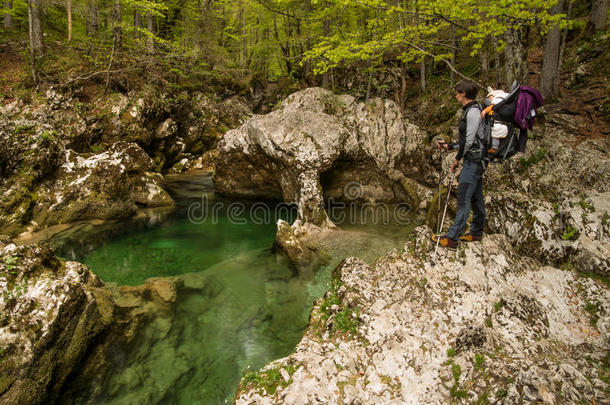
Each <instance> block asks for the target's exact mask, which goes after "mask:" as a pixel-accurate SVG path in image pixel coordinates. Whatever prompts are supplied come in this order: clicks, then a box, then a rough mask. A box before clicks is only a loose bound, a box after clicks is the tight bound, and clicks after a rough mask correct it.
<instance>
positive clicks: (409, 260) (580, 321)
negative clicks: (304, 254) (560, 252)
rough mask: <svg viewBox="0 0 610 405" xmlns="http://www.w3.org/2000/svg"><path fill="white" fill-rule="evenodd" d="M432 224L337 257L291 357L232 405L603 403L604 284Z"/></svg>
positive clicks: (491, 239) (500, 242)
mask: <svg viewBox="0 0 610 405" xmlns="http://www.w3.org/2000/svg"><path fill="white" fill-rule="evenodd" d="M430 234H431V231H430V229H429V228H427V227H421V228H418V229H417V230H416V231H415V235H416V236H415V238H414V241H413V242H412V243H410V244H409V245H407V246H405V247H404V249H403V248H399V249H395V250H394V251H393V252H390V253H389V254H388V255H386V256H385V257H383V258H381V259H379V260H378V261H377V263H376V264H375V266H369V265H367V264H366V263H363V262H362V261H360V260H357V259H355V258H348V259H346V260H345V261H344V262H343V263H342V264H341V265H340V266H339V267H337V268H336V269H335V271H334V281H333V282H332V288H331V290H330V291H328V292H327V293H326V295H325V297H324V298H323V299H320V300H319V301H318V302H317V303H316V305H315V308H314V310H313V311H312V314H311V318H310V326H309V329H308V330H307V332H306V333H305V336H304V338H303V339H302V340H301V342H300V343H299V345H298V346H297V348H296V350H295V352H294V354H292V355H290V356H288V357H286V358H284V359H280V360H277V361H275V362H273V363H271V364H269V365H268V366H267V367H265V368H263V369H262V370H261V371H259V372H257V373H252V374H249V375H247V376H246V377H244V379H242V386H241V391H240V393H238V395H237V400H236V403H237V404H345V403H354V404H372V403H375V404H405V403H413V404H415V403H451V402H456V403H460V402H461V401H466V402H470V403H472V402H476V401H479V402H478V403H495V402H498V403H505V404H517V403H523V402H526V403H576V402H578V401H582V402H587V403H590V402H595V403H604V402H605V401H607V400H608V390H609V388H610V385H609V382H610V381H609V377H610V374H609V368H608V360H609V359H608V356H609V353H608V339H609V338H610V316H609V311H610V300H609V299H608V298H609V297H608V293H607V291H608V290H607V286H604V285H603V284H601V283H599V282H596V281H594V280H592V279H589V278H583V277H580V276H577V275H576V274H575V273H573V272H570V271H562V270H559V269H557V268H554V267H549V266H543V265H541V264H540V263H538V262H536V261H534V260H532V259H528V258H525V257H521V256H519V255H518V254H516V253H515V252H514V251H513V249H512V247H511V244H510V242H509V241H508V239H507V238H506V237H505V236H502V235H489V236H487V237H486V238H485V239H484V240H483V242H477V243H472V244H469V245H467V246H464V247H461V248H460V249H459V251H457V252H449V251H441V252H440V253H439V255H438V258H437V260H436V261H435V262H432V261H431V256H432V250H433V246H431V244H430V243H429V242H428V237H429V236H430Z"/></svg>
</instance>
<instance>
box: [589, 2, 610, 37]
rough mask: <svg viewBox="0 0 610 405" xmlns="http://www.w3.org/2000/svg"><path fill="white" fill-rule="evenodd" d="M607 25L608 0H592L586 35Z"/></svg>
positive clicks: (602, 29)
mask: <svg viewBox="0 0 610 405" xmlns="http://www.w3.org/2000/svg"><path fill="white" fill-rule="evenodd" d="M607 25H608V0H592V1H591V15H590V17H589V22H588V23H587V28H586V35H587V36H588V37H590V36H591V35H592V34H593V33H594V32H596V31H604V30H605V29H606V27H607Z"/></svg>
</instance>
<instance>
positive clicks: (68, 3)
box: [66, 0, 72, 42]
mask: <svg viewBox="0 0 610 405" xmlns="http://www.w3.org/2000/svg"><path fill="white" fill-rule="evenodd" d="M66 13H67V14H68V42H70V41H72V0H66Z"/></svg>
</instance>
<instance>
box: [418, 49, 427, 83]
mask: <svg viewBox="0 0 610 405" xmlns="http://www.w3.org/2000/svg"><path fill="white" fill-rule="evenodd" d="M419 84H420V85H421V89H422V91H426V57H425V56H422V58H421V62H420V64H419Z"/></svg>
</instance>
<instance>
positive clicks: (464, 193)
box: [447, 159, 485, 240]
mask: <svg viewBox="0 0 610 405" xmlns="http://www.w3.org/2000/svg"><path fill="white" fill-rule="evenodd" d="M457 200H458V210H457V214H456V215H455V222H454V223H453V225H452V226H451V228H449V231H447V236H449V237H450V238H451V239H453V240H458V239H459V238H460V236H461V235H462V233H463V232H464V228H466V221H468V216H469V215H470V208H471V207H472V213H473V217H472V227H471V228H470V234H471V235H475V236H481V235H482V234H483V226H485V200H484V199H483V167H482V166H481V163H475V162H471V161H469V160H465V159H464V166H463V167H462V173H461V174H460V180H459V185H458V191H457Z"/></svg>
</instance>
